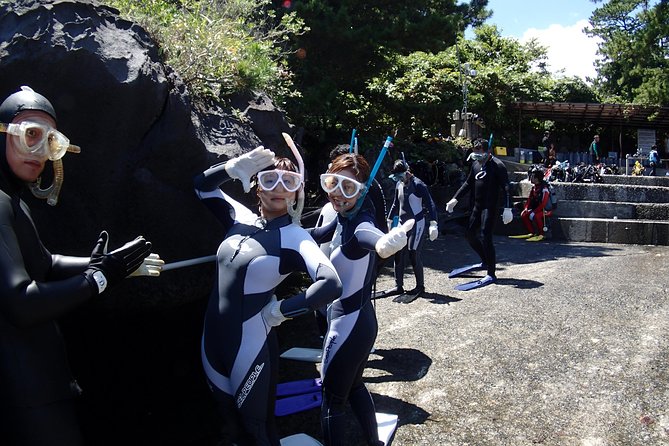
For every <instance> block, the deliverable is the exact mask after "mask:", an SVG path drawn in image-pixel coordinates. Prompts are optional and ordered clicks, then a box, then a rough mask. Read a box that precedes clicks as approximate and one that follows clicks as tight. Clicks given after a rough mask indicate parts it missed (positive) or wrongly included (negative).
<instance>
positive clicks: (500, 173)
mask: <svg viewBox="0 0 669 446" xmlns="http://www.w3.org/2000/svg"><path fill="white" fill-rule="evenodd" d="M495 163H496V164H497V169H496V170H497V182H498V184H499V185H500V187H501V189H502V194H503V203H504V207H505V208H510V207H511V184H510V183H509V173H508V172H507V170H506V166H504V163H503V162H502V161H501V160H498V159H495Z"/></svg>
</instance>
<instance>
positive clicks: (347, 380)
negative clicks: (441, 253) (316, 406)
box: [310, 153, 414, 446]
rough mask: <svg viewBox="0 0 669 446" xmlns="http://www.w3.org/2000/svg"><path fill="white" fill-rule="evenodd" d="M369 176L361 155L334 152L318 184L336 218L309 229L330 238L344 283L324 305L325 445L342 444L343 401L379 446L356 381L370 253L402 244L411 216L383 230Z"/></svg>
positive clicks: (365, 336) (387, 252)
mask: <svg viewBox="0 0 669 446" xmlns="http://www.w3.org/2000/svg"><path fill="white" fill-rule="evenodd" d="M369 175H370V168H369V164H368V163H367V161H366V160H365V158H363V157H362V156H360V155H357V154H354V153H349V154H344V155H340V156H339V157H337V158H336V159H335V160H334V161H333V162H332V164H331V165H330V167H329V168H328V171H327V173H324V174H323V175H321V187H322V188H323V190H324V191H325V192H327V194H328V199H329V200H330V203H332V206H333V208H334V210H335V211H337V218H336V219H335V220H333V221H332V222H331V223H330V224H329V225H326V226H323V227H320V228H314V229H312V230H310V232H311V234H312V236H313V237H314V239H315V240H316V241H317V242H319V243H324V242H325V241H327V240H331V252H330V260H331V261H332V264H333V265H334V267H335V268H336V270H337V273H338V274H339V277H340V278H341V280H342V284H343V286H344V289H343V292H342V295H341V297H340V298H338V299H337V300H335V301H334V302H332V304H331V305H330V306H329V308H328V332H327V335H326V337H325V343H324V346H323V365H322V369H321V375H322V382H323V404H322V413H321V426H322V429H323V437H324V440H325V445H326V446H335V445H343V444H344V441H345V438H346V437H345V436H344V432H345V426H346V423H345V421H344V415H345V405H346V403H347V402H349V403H350V404H351V408H352V409H353V412H354V414H355V416H356V418H357V419H358V421H359V422H360V425H361V426H362V430H363V432H364V435H365V441H366V442H367V444H369V445H374V446H379V445H383V442H381V441H380V440H379V436H378V430H377V424H376V413H375V409H374V402H373V401H372V397H371V395H370V394H369V392H368V390H367V388H366V387H365V383H364V382H363V380H362V374H363V371H364V368H365V365H366V363H367V357H368V356H369V352H370V351H371V349H372V347H373V346H374V341H375V340H376V334H377V331H378V325H377V322H376V314H375V313H374V308H373V307H372V304H371V293H372V284H373V282H374V278H375V275H376V261H377V258H376V254H377V253H378V254H379V256H380V257H382V258H387V257H390V256H391V255H393V254H394V253H395V252H397V251H398V250H400V249H402V248H403V247H404V246H405V245H406V243H407V236H406V232H407V231H408V230H409V229H411V226H413V223H414V220H409V221H407V222H406V223H405V224H404V225H401V226H399V227H396V228H394V229H392V230H391V231H390V232H389V233H388V234H384V233H383V232H382V231H381V230H379V229H378V228H377V227H376V226H375V218H374V208H373V205H372V204H371V201H370V200H369V198H368V197H366V196H365V183H367V181H368V179H369ZM359 201H360V203H359ZM358 203H359V205H357V204H358Z"/></svg>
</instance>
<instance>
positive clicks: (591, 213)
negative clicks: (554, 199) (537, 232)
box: [553, 200, 669, 220]
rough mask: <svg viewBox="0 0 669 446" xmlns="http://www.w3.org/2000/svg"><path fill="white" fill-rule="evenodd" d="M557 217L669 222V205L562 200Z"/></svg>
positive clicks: (557, 210)
mask: <svg viewBox="0 0 669 446" xmlns="http://www.w3.org/2000/svg"><path fill="white" fill-rule="evenodd" d="M553 215H554V216H556V217H573V218H578V217H583V218H610V219H614V218H618V219H642V220H669V203H632V202H614V201H589V200H560V202H559V203H558V208H557V209H556V210H555V211H554V212H553Z"/></svg>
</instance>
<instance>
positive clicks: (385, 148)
mask: <svg viewBox="0 0 669 446" xmlns="http://www.w3.org/2000/svg"><path fill="white" fill-rule="evenodd" d="M391 142H393V137H392V136H388V137H387V138H386V142H385V143H384V144H383V148H382V149H381V153H379V156H378V157H376V162H375V163H374V167H373V168H372V171H371V172H370V174H369V179H368V180H367V184H365V190H364V191H362V194H361V195H360V198H358V201H356V203H355V206H354V207H353V209H351V211H350V212H347V213H346V217H348V218H349V219H351V218H353V217H355V216H356V214H357V213H358V211H359V210H360V208H361V207H362V203H363V202H364V201H365V197H366V196H367V191H369V188H370V187H371V185H372V182H373V181H374V177H375V176H376V174H377V172H378V171H379V168H380V167H381V162H382V161H383V158H384V157H385V156H386V153H388V148H389V147H390V143H391Z"/></svg>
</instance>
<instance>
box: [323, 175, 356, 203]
mask: <svg viewBox="0 0 669 446" xmlns="http://www.w3.org/2000/svg"><path fill="white" fill-rule="evenodd" d="M321 187H322V188H323V190H324V191H325V192H327V193H332V192H334V191H335V189H337V187H339V190H340V191H341V193H342V195H343V196H344V197H346V198H352V197H354V196H355V195H356V194H357V193H358V192H360V189H362V184H360V183H358V182H357V181H355V180H352V179H350V178H348V177H345V176H343V175H337V174H334V173H331V174H323V175H321Z"/></svg>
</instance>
